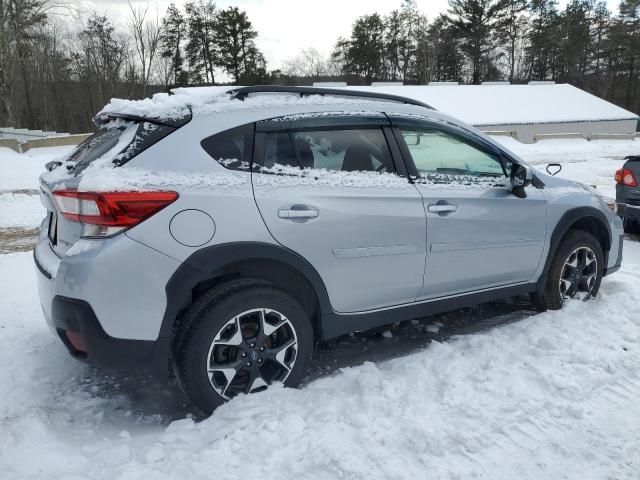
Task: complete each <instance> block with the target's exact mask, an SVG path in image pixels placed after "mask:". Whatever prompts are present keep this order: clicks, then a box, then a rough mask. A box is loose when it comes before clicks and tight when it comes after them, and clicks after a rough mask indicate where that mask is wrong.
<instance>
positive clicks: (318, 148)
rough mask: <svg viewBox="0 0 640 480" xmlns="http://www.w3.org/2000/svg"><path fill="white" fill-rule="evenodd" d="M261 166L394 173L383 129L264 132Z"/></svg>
mask: <svg viewBox="0 0 640 480" xmlns="http://www.w3.org/2000/svg"><path fill="white" fill-rule="evenodd" d="M265 141H266V144H265V157H264V163H263V166H264V167H265V168H273V167H274V166H277V165H281V166H289V167H299V168H314V169H323V170H328V171H342V172H359V171H364V172H381V173H383V172H385V173H386V172H393V171H394V167H393V162H392V160H391V154H390V153H389V148H388V146H387V142H386V139H385V137H384V134H383V133H382V130H381V129H379V128H372V129H343V130H316V131H313V130H310V131H303V132H300V131H294V132H273V133H267V134H266V139H265Z"/></svg>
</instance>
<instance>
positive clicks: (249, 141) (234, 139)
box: [200, 123, 253, 171]
mask: <svg viewBox="0 0 640 480" xmlns="http://www.w3.org/2000/svg"><path fill="white" fill-rule="evenodd" d="M200 145H201V146H202V148H203V149H204V150H205V152H207V153H208V154H209V155H210V156H211V158H213V159H214V160H215V161H216V162H218V163H219V164H220V165H222V166H223V167H225V168H228V169H230V170H242V171H249V170H250V169H251V156H252V153H253V124H252V123H250V124H248V125H243V126H241V127H236V128H232V129H231V130H225V131H224V132H220V133H216V134H215V135H212V136H210V137H207V138H205V139H204V140H202V141H201V142H200Z"/></svg>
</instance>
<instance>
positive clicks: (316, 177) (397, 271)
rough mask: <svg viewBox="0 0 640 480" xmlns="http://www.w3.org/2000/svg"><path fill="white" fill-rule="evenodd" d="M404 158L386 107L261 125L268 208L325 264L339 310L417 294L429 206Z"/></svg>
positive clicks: (289, 235) (259, 158) (267, 216)
mask: <svg viewBox="0 0 640 480" xmlns="http://www.w3.org/2000/svg"><path fill="white" fill-rule="evenodd" d="M389 140H390V141H391V146H390V145H389ZM398 160H399V151H398V149H397V145H396V144H395V140H394V139H393V136H392V133H391V130H390V128H389V121H388V119H387V118H386V117H385V116H384V115H383V114H366V115H365V114H363V115H353V114H350V115H347V114H339V113H336V114H326V113H324V114H322V115H315V116H314V115H311V116H307V117H305V116H302V117H300V116H298V117H283V118H279V119H274V120H270V121H265V122H260V123H258V124H257V125H256V139H255V148H254V168H253V173H252V182H253V188H254V195H255V200H256V203H257V205H258V208H259V210H260V213H261V214H262V217H263V219H264V221H265V224H266V226H267V228H268V229H269V231H270V232H271V235H272V236H273V238H274V239H275V240H276V241H277V242H279V243H280V244H282V245H284V246H285V247H287V248H289V249H291V250H293V251H294V252H297V253H298V254H300V255H301V256H303V257H304V258H305V259H306V260H308V261H309V262H310V263H311V264H312V265H313V267H314V268H315V269H316V270H317V271H318V273H319V274H320V276H321V277H322V279H323V280H324V283H325V286H326V288H327V292H328V294H329V298H330V301H331V304H332V306H333V308H334V309H335V310H336V311H337V312H357V311H364V310H370V309H375V308H379V307H385V306H390V305H397V304H403V303H408V302H412V301H414V300H415V298H416V296H417V295H418V293H419V291H420V289H421V288H422V281H423V275H424V262H425V256H426V220H425V215H424V208H423V206H422V198H421V196H420V194H419V193H418V191H417V189H416V188H415V187H414V186H413V185H411V184H410V183H409V181H408V179H407V177H406V176H402V174H403V173H404V170H403V168H404V167H403V165H400V169H398V168H396V163H395V162H396V161H398Z"/></svg>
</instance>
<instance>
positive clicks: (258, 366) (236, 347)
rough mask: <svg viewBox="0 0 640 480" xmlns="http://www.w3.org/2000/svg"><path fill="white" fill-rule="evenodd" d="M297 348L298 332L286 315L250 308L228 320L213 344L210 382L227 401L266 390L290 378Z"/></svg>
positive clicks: (208, 364) (209, 368)
mask: <svg viewBox="0 0 640 480" xmlns="http://www.w3.org/2000/svg"><path fill="white" fill-rule="evenodd" d="M297 349H298V339H297V335H296V331H295V329H294V327H293V325H292V323H291V322H290V321H289V319H288V318H287V317H286V316H285V315H283V314H282V313H280V312H277V311H275V310H272V309H269V308H255V309H252V310H247V311H245V312H243V313H241V314H239V315H237V316H235V317H233V318H231V319H230V320H229V321H227V322H226V323H225V324H224V325H223V326H222V328H221V329H220V330H219V331H218V333H217V334H216V336H215V338H214V340H213V342H212V343H211V346H210V348H209V353H208V355H207V365H206V367H207V372H208V375H209V381H210V382H211V386H212V387H213V389H214V390H215V391H216V392H217V393H218V395H220V396H221V397H223V398H224V399H226V400H229V399H230V398H233V397H234V396H236V395H238V394H240V393H254V392H258V391H261V390H264V389H266V388H267V387H268V386H269V385H270V384H271V383H273V382H284V381H285V380H286V379H287V377H288V376H289V374H290V373H291V370H292V369H293V367H294V364H295V361H296V356H297Z"/></svg>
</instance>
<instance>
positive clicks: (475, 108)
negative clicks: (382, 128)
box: [318, 82, 638, 143]
mask: <svg viewBox="0 0 640 480" xmlns="http://www.w3.org/2000/svg"><path fill="white" fill-rule="evenodd" d="M318 86H324V85H318ZM346 88H349V89H354V90H373V91H377V92H384V93H390V94H395V95H402V96H405V97H410V98H413V99H415V100H419V101H421V102H424V103H427V104H429V105H431V106H433V107H434V108H436V109H437V110H440V111H442V112H445V113H448V114H450V115H453V116H454V117H457V118H459V119H461V120H463V121H465V122H467V123H469V124H471V125H474V126H476V127H478V128H480V129H481V130H484V131H487V132H493V133H498V134H508V135H511V136H513V137H514V138H516V139H517V140H519V141H520V142H523V143H533V142H535V141H536V140H537V139H541V138H545V137H549V136H564V135H581V136H583V137H585V138H588V139H591V138H598V137H601V136H604V137H608V136H613V137H618V136H619V137H625V136H632V135H634V134H635V132H636V129H637V126H638V115H636V114H634V113H632V112H629V111H627V110H625V109H623V108H620V107H618V106H616V105H614V104H612V103H610V102H607V101H606V100H602V99H601V98H598V97H596V96H595V95H591V94H589V93H587V92H585V91H583V90H580V89H579V88H576V87H573V86H571V85H567V84H560V85H556V84H553V83H549V82H538V83H536V82H534V83H532V84H529V85H509V84H508V83H507V84H504V83H489V84H484V85H457V84H451V83H442V84H435V85H405V86H401V85H381V86H351V87H346Z"/></svg>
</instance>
